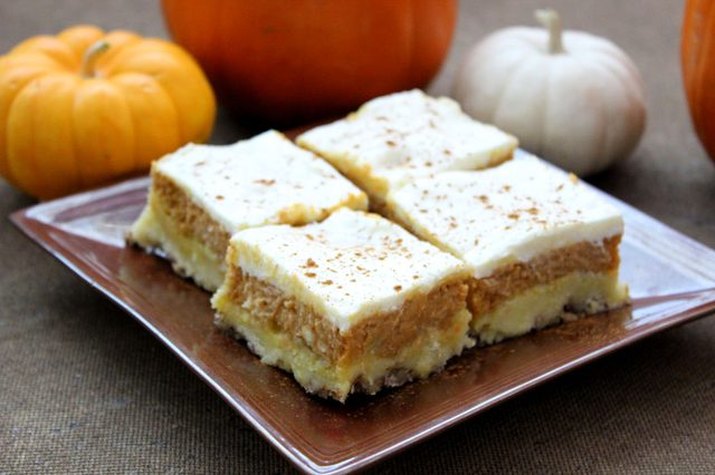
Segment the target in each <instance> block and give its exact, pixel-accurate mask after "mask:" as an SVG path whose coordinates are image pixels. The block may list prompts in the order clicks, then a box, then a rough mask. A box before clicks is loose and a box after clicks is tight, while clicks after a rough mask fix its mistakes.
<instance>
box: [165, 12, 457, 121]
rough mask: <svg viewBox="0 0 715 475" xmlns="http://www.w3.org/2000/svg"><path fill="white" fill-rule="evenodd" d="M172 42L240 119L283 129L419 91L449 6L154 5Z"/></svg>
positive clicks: (442, 44) (439, 44)
mask: <svg viewBox="0 0 715 475" xmlns="http://www.w3.org/2000/svg"><path fill="white" fill-rule="evenodd" d="M162 3H163V9H164V15H165V18H166V21H167V24H168V27H169V30H170V32H171V34H172V36H173V38H174V39H175V40H176V41H177V42H178V43H179V44H181V45H183V46H184V47H185V48H187V49H188V50H189V51H190V52H191V53H192V54H193V55H194V56H195V57H196V58H197V59H198V61H199V63H200V64H201V65H202V66H203V68H204V70H205V71H206V73H207V75H208V76H209V78H210V79H211V81H212V82H213V84H214V86H215V87H216V89H217V90H218V92H219V94H220V95H222V96H223V98H224V99H226V101H227V103H228V105H231V106H233V107H232V108H233V109H234V111H236V112H237V113H238V114H239V115H241V116H252V117H258V118H259V119H264V120H267V121H269V122H270V123H273V124H282V125H285V124H288V123H291V122H292V123H295V122H298V121H303V120H307V119H314V118H319V117H323V116H328V115H331V114H337V113H343V112H345V111H347V110H349V109H352V108H354V107H356V106H357V105H359V104H361V103H362V102H364V101H366V100H367V99H370V98H372V97H375V96H378V95H381V94H385V93H389V92H393V91H398V90H403V89H409V88H414V87H422V86H424V85H426V84H427V83H428V82H429V81H430V79H431V78H432V77H433V76H434V74H435V73H436V72H437V70H438V69H439V67H440V65H441V64H442V61H443V60H444V57H445V55H446V53H447V50H448V48H449V44H450V41H451V38H452V33H453V30H454V26H455V20H456V0H328V1H326V0H290V1H286V0H202V1H201V2H196V1H194V0H162Z"/></svg>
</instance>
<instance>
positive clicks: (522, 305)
mask: <svg viewBox="0 0 715 475" xmlns="http://www.w3.org/2000/svg"><path fill="white" fill-rule="evenodd" d="M388 207H389V209H390V214H391V215H392V216H393V217H394V219H395V220H397V221H398V222H400V223H402V224H404V225H405V226H406V227H407V228H408V229H410V230H412V231H413V232H414V233H415V234H416V235H418V236H420V237H422V238H423V239H426V240H428V241H430V242H432V243H434V244H435V245H436V246H438V247H440V248H441V249H443V250H445V251H448V252H450V253H452V254H453V255H455V256H457V257H459V258H461V259H462V260H463V261H465V262H466V263H468V264H469V265H471V266H473V269H474V274H473V278H472V279H471V281H470V290H469V297H468V307H469V309H470V311H471V312H472V314H473V320H472V323H471V328H472V332H473V334H474V335H475V336H476V337H477V339H478V341H479V342H480V343H482V344H490V343H494V342H498V341H500V340H502V339H504V338H509V337H514V336H518V335H523V334H525V333H527V332H529V331H531V330H533V329H539V328H542V327H545V326H547V325H551V324H554V323H557V322H559V321H561V320H566V319H571V318H576V317H578V316H580V315H584V314H593V313H598V312H601V311H605V310H608V309H613V308H616V307H620V306H622V305H625V304H626V303H627V300H628V295H627V288H626V286H624V285H622V284H620V283H619V281H618V268H619V254H618V245H619V243H620V240H621V235H622V233H623V220H622V218H621V215H620V213H619V212H618V210H617V209H615V208H614V207H613V206H611V205H610V204H609V203H606V202H604V201H603V200H602V198H600V197H599V196H598V195H597V194H596V193H595V192H594V191H592V190H589V189H587V188H586V187H585V185H583V184H582V183H581V182H579V181H578V179H577V178H576V177H575V176H574V175H567V174H566V173H564V172H561V171H559V170H557V169H555V168H554V167H552V166H549V165H546V164H544V163H543V162H541V161H539V160H538V159H536V158H535V157H531V156H527V157H525V158H517V159H514V160H512V161H510V162H507V163H504V164H502V165H500V166H498V167H496V168H493V169H489V170H484V171H477V172H446V173H443V174H438V175H436V176H434V177H429V178H423V179H419V180H416V181H414V182H413V183H411V184H408V185H405V186H404V187H402V188H400V189H398V190H395V191H393V192H392V193H391V194H390V196H389V197H388Z"/></svg>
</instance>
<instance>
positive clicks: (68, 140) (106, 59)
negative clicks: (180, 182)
mask: <svg viewBox="0 0 715 475" xmlns="http://www.w3.org/2000/svg"><path fill="white" fill-rule="evenodd" d="M100 39H104V40H106V41H107V42H108V43H109V45H110V46H109V48H108V49H107V51H106V52H104V53H102V54H101V55H99V56H98V57H97V61H96V67H95V68H94V71H95V73H96V74H95V76H94V77H84V76H83V75H82V74H81V67H82V58H83V56H84V53H85V51H86V50H87V49H88V48H89V47H90V46H91V45H93V44H94V43H95V42H97V41H98V40H100ZM215 112H216V104H215V99H214V96H213V92H212V90H211V87H210V85H209V83H208V80H207V79H206V78H205V76H204V75H203V73H202V71H201V69H200V68H199V66H198V65H197V64H196V62H195V61H194V60H193V59H192V58H191V57H190V56H189V55H188V54H187V53H186V52H185V51H183V50H182V49H181V48H180V47H178V46H176V45H173V44H171V43H169V42H167V41H162V40H157V39H144V38H141V37H139V36H137V35H135V34H133V33H130V32H126V31H114V32H111V33H108V34H105V33H104V32H103V31H102V30H100V29H98V28H95V27H91V26H78V27H74V28H70V29H67V30H65V31H63V32H62V33H60V34H59V35H57V36H38V37H33V38H30V39H28V40H26V41H24V42H22V43H20V44H19V45H17V46H16V47H15V48H14V49H12V50H11V51H10V52H9V53H8V54H7V55H5V56H3V57H1V58H0V175H2V176H3V177H5V178H6V179H7V180H8V181H9V182H11V183H13V184H14V185H16V186H17V187H19V188H21V189H22V190H24V191H26V192H27V193H29V194H31V195H33V196H35V197H38V198H40V199H49V198H54V197H57V196H61V195H64V194H67V193H70V192H73V191H76V190H81V189H85V188H89V187H93V186H97V185H100V184H104V183H106V182H109V181H111V180H112V179H115V178H119V177H123V176H129V175H133V174H137V173H140V172H143V171H146V170H147V169H148V168H149V165H150V163H151V161H152V160H154V159H156V158H158V157H160V156H162V155H164V154H165V153H167V152H170V151H173V150H175V149H176V148H178V147H179V146H181V145H183V144H184V143H187V142H190V141H191V142H203V141H205V140H206V139H207V138H208V136H209V134H210V133H211V129H212V127H213V122H214V118H215Z"/></svg>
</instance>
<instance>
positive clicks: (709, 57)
mask: <svg viewBox="0 0 715 475" xmlns="http://www.w3.org/2000/svg"><path fill="white" fill-rule="evenodd" d="M680 48H681V49H680V53H681V54H680V59H681V65H682V69H683V82H684V85H685V93H686V96H687V98H688V106H689V107H690V116H691V118H692V120H693V125H694V126H695V131H696V133H697V134H698V137H699V138H700V142H702V144H703V146H704V147H705V150H706V151H707V152H708V154H709V155H710V158H711V159H713V160H715V87H714V86H715V2H713V1H712V0H688V2H687V3H686V4H685V19H684V21H683V30H682V38H681V47H680Z"/></svg>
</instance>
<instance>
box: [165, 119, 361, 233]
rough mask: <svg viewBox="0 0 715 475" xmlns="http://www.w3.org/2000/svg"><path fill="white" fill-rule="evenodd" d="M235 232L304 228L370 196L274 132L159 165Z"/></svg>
mask: <svg viewBox="0 0 715 475" xmlns="http://www.w3.org/2000/svg"><path fill="white" fill-rule="evenodd" d="M154 166H155V167H156V171H158V172H160V173H161V174H163V175H165V176H167V177H169V178H170V179H171V180H173V181H174V182H175V183H176V184H177V185H178V186H180V187H182V188H183V189H184V190H185V191H186V192H187V193H188V194H189V195H190V196H192V198H193V199H194V201H195V202H196V203H197V204H198V205H199V206H201V207H202V208H203V209H204V210H206V211H207V212H208V213H210V214H211V216H213V217H214V218H215V219H216V220H217V221H218V222H220V223H221V224H223V225H224V226H225V227H226V229H227V230H228V231H229V232H231V233H233V232H235V231H238V230H240V229H244V228H247V227H252V226H258V225H263V224H267V223H290V224H303V223H305V222H310V221H314V220H316V219H320V218H322V217H324V216H325V215H327V213H328V212H329V211H330V210H332V209H334V208H337V207H339V206H341V205H348V206H354V207H357V208H359V209H365V208H366V207H367V197H366V196H365V194H364V193H363V192H362V191H360V190H359V189H358V188H357V187H356V186H355V185H353V184H352V183H351V182H350V181H348V180H347V179H346V178H344V177H343V176H342V175H340V174H339V173H338V172H337V171H336V170H335V169H333V168H332V167H331V166H330V164H328V163H327V162H325V161H323V160H322V159H320V158H318V157H317V156H315V155H314V154H313V153H311V152H308V151H306V150H303V149H301V148H299V147H297V146H295V145H294V144H293V143H292V142H291V141H290V140H288V139H287V138H286V137H285V136H283V134H280V133H279V132H276V131H273V130H270V131H267V132H264V133H262V134H260V135H257V136H255V137H253V138H251V139H248V140H243V141H239V142H236V143H235V144H232V145H196V144H189V145H187V146H185V147H183V148H181V149H179V150H178V151H176V152H174V153H172V154H170V155H167V156H165V157H164V158H162V159H161V160H159V161H157V162H155V164H154Z"/></svg>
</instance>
